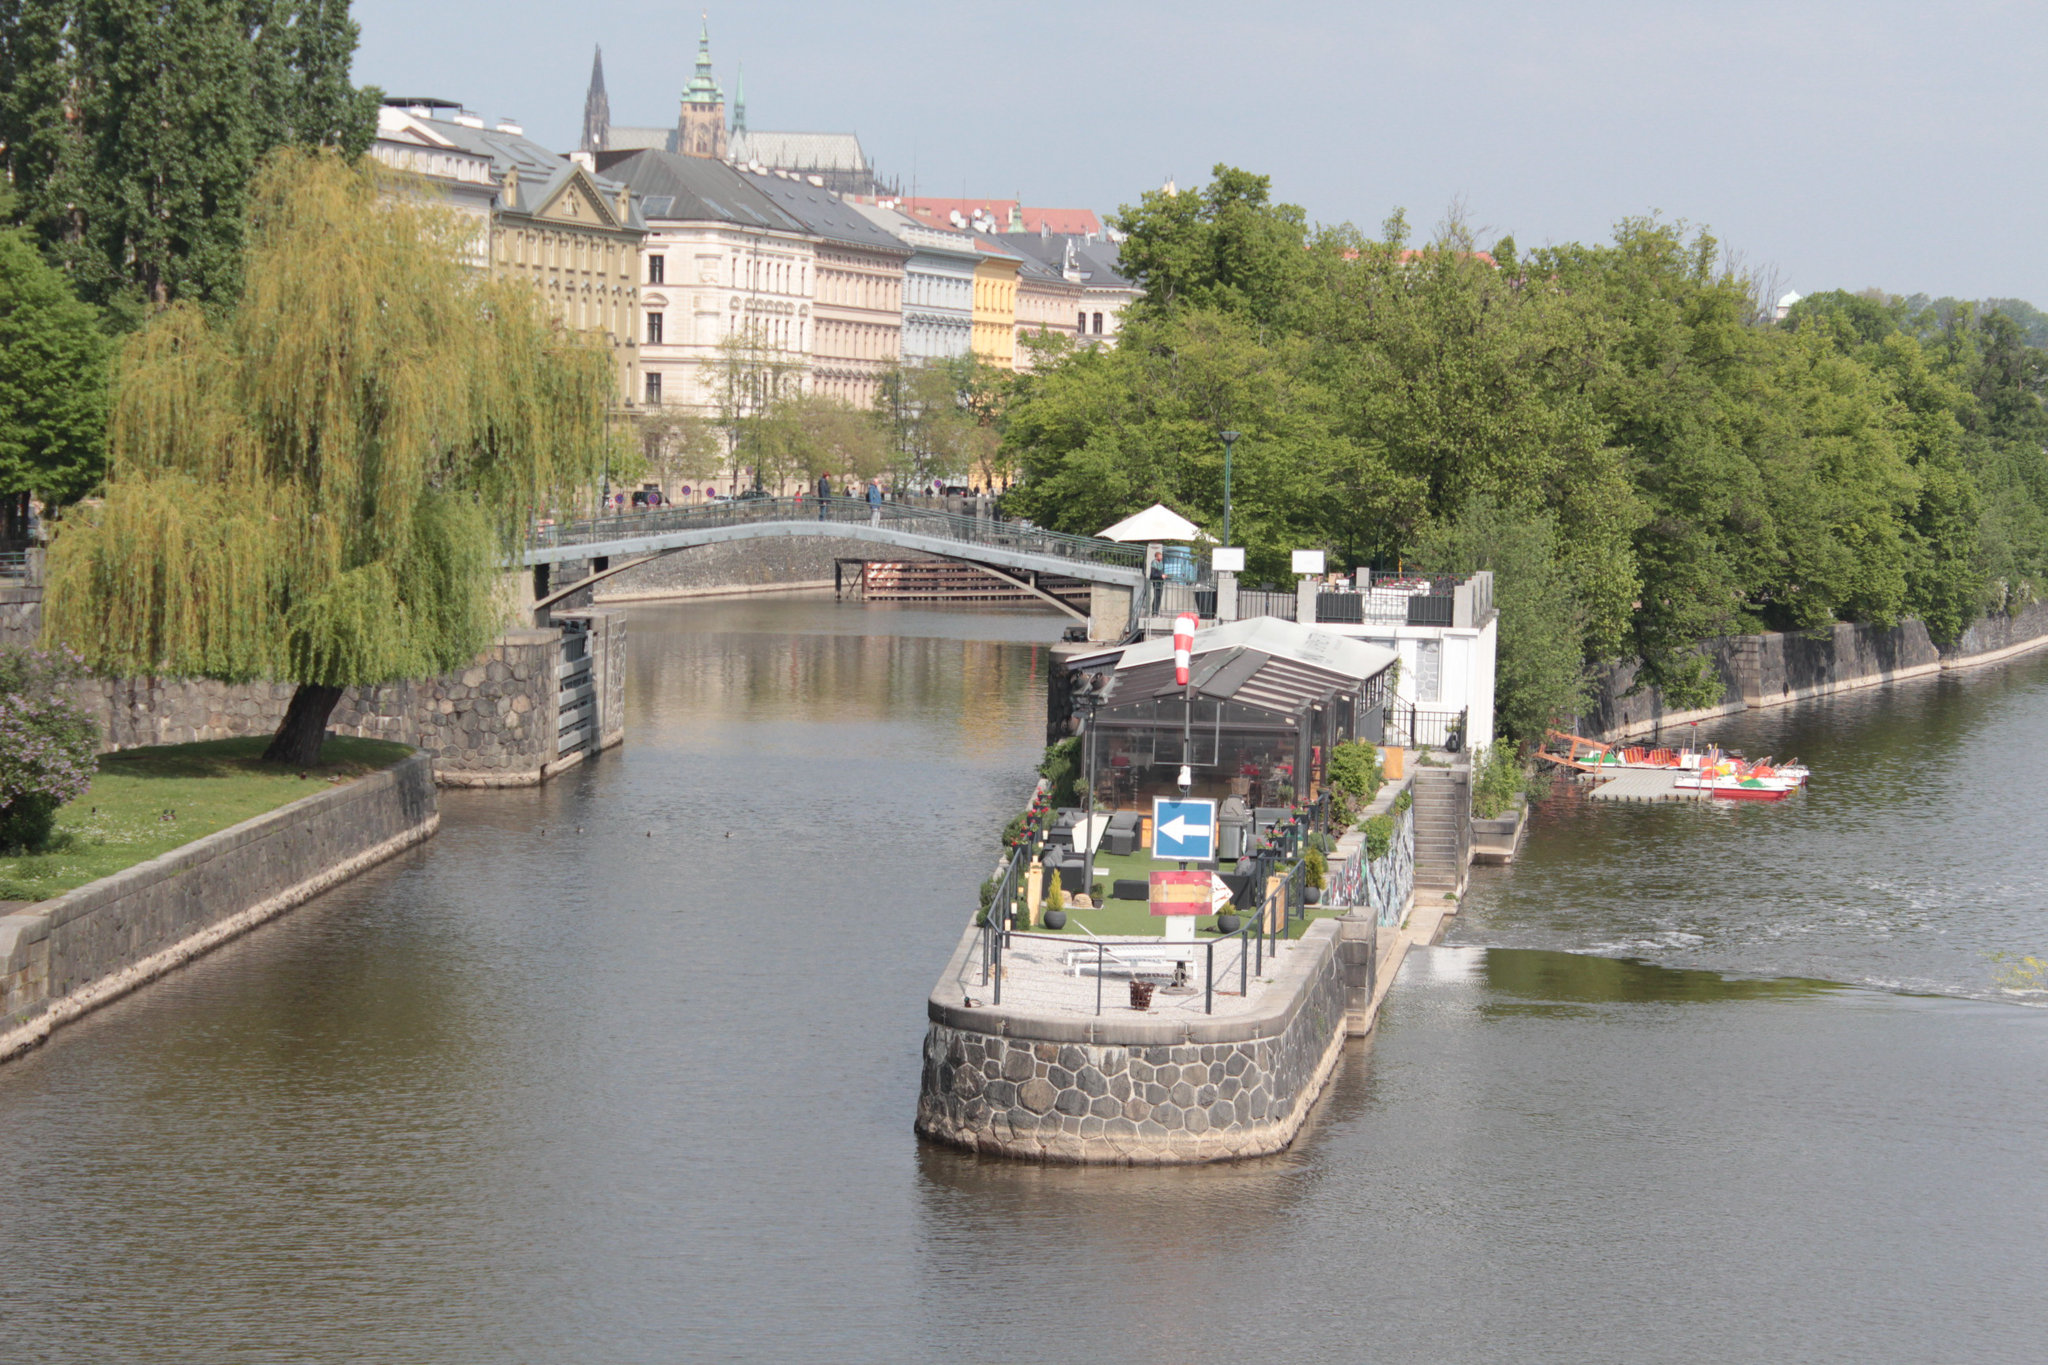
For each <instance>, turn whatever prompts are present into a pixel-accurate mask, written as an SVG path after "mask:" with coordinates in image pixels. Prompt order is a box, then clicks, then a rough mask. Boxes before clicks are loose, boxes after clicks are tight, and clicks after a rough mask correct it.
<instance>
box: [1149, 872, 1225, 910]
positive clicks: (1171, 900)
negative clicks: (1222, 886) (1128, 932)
mask: <svg viewBox="0 0 2048 1365" xmlns="http://www.w3.org/2000/svg"><path fill="white" fill-rule="evenodd" d="M1213 901H1214V896H1213V892H1212V889H1211V887H1210V885H1209V874H1208V873H1207V872H1202V871H1194V872H1154V873H1153V874H1152V913H1153V914H1155V915H1207V914H1211V913H1213V912H1212V911H1211V910H1210V908H1209V907H1210V905H1211V904H1212V903H1213Z"/></svg>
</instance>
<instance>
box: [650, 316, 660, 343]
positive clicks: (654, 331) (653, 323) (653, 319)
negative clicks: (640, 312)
mask: <svg viewBox="0 0 2048 1365" xmlns="http://www.w3.org/2000/svg"><path fill="white" fill-rule="evenodd" d="M647 344H648V345H649V346H659V345H661V314H659V313H649V314H648V315H647Z"/></svg>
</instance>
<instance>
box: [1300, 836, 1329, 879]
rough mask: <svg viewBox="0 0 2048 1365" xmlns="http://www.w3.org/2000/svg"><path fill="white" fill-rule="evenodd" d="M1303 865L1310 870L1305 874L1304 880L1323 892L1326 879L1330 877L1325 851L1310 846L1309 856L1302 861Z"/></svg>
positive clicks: (1312, 845)
mask: <svg viewBox="0 0 2048 1365" xmlns="http://www.w3.org/2000/svg"><path fill="white" fill-rule="evenodd" d="M1301 865H1302V866H1303V867H1304V868H1306V869H1308V870H1307V872H1306V873H1305V874H1304V880H1305V881H1306V882H1307V883H1308V884H1309V885H1310V886H1313V887H1314V888H1315V889H1316V890H1318V891H1320V890H1322V889H1323V882H1324V879H1325V878H1327V877H1328V876H1329V875H1330V864H1329V860H1328V859H1326V858H1324V857H1323V851H1322V850H1321V849H1320V848H1317V847H1316V846H1315V845H1314V844H1310V845H1309V849H1308V856H1307V857H1306V858H1303V859H1302V860H1301Z"/></svg>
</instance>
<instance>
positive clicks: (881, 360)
mask: <svg viewBox="0 0 2048 1365" xmlns="http://www.w3.org/2000/svg"><path fill="white" fill-rule="evenodd" d="M820 178H822V177H820ZM747 179H748V181H749V182H750V183H751V184H752V185H753V186H754V188H756V189H758V190H759V191H761V193H762V194H763V195H765V196H767V197H768V198H769V199H770V200H772V201H773V202H774V204H775V206H776V207H777V208H779V209H781V210H782V211H783V212H784V213H786V214H788V215H789V216H790V218H792V219H793V220H795V221H796V222H798V223H800V224H802V226H803V228H804V230H805V231H806V232H808V233H809V234H810V235H811V237H812V239H813V250H814V252H815V253H816V258H817V274H816V277H815V279H816V286H815V288H816V292H815V293H814V295H813V296H812V308H811V348H810V349H811V389H810V391H811V392H812V393H814V394H817V395H819V396H821V397H825V398H833V399H837V400H838V401H839V402H842V403H845V404H848V405H849V406H852V407H856V408H871V407H873V406H874V404H875V399H876V397H877V396H878V395H879V393H880V391H881V381H882V375H883V374H884V372H886V371H887V370H888V369H889V368H890V367H891V366H892V365H894V364H895V363H896V361H897V360H898V358H899V357H901V355H902V354H903V268H904V263H905V262H906V261H908V260H909V259H910V256H911V250H910V248H909V247H907V246H905V245H904V244H903V243H902V242H901V241H899V240H898V239H897V238H896V236H895V235H894V234H893V233H891V232H889V231H887V230H886V229H884V228H882V227H880V226H878V225H877V224H875V223H873V222H872V221H870V220H869V219H868V218H867V217H866V216H865V215H863V214H862V213H861V212H860V211H859V210H857V209H856V208H854V206H853V205H851V204H849V203H847V202H846V201H845V200H843V199H841V198H840V197H839V196H838V195H836V194H834V193H832V192H831V191H830V190H828V189H826V188H824V187H823V186H822V185H817V184H813V183H811V180H810V179H808V178H805V177H803V176H797V175H790V174H787V173H784V174H775V173H772V172H771V173H766V174H749V175H748V176H747Z"/></svg>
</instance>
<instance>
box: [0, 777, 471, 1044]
mask: <svg viewBox="0 0 2048 1365" xmlns="http://www.w3.org/2000/svg"><path fill="white" fill-rule="evenodd" d="M440 818H441V817H440V814H439V812H438V811H437V809H436V807H435V800H434V778H433V768H432V764H431V762H430V761H429V759H428V758H427V756H426V755H425V754H414V755H413V756H412V757H410V758H407V759H405V760H403V761H402V762H400V763H398V764H397V765H395V766H394V767H391V768H387V769H385V770H384V771H383V772H380V773H372V774H371V775H369V776H367V777H362V778H358V779H356V780H355V781H353V782H349V783H346V784H344V785H342V786H339V787H334V788H330V789H329V790H326V791H322V792H316V793H315V794H314V795H312V796H309V797H306V798H305V799H304V800H302V801H294V802H293V803H292V804H290V805H289V806H285V807H283V808H281V809H279V810H274V811H271V812H270V813H269V814H267V815H259V816H257V817H255V818H254V819H252V820H245V821H243V822H242V823H241V824H239V825H236V826H234V827H233V828H232V829H225V830H222V831H221V832H220V833H218V834H211V835H208V836H207V837H206V838H203V839H197V840H194V841H193V842H192V843H189V844H186V845H185V846H184V847H183V848H177V849H173V850H172V851H170V852H169V853H165V854H163V855H161V856H160V857H156V858H152V859H151V860H150V861H148V862H146V863H141V864H139V865H137V866H135V867H131V868H129V869H128V870H127V871H125V872H117V873H115V874H114V875H113V876H111V877H105V878H102V879H101V880H99V881H96V882H93V883H92V884H90V885H88V886H82V887H80V888H79V889H78V890H76V891H72V892H69V893H68V894H66V895H62V896H58V897H56V898H55V899H52V900H47V901H41V902H38V903H35V904H33V905H31V906H29V907H28V908H26V909H23V910H18V911H16V912H14V913H12V914H7V915H0V1059H4V1058H7V1057H11V1056H13V1055H15V1054H16V1053H19V1052H21V1051H22V1050H24V1049H26V1048H29V1047H32V1046H34V1045H35V1044H36V1043H38V1042H41V1041H42V1040H43V1039H44V1038H45V1037H47V1036H48V1035H49V1033H50V1031H51V1030H52V1029H54V1028H56V1027H57V1026H58V1025H60V1024H63V1023H67V1022H69V1021H70V1020H72V1019H75V1018H77V1017H78V1016H79V1015H81V1014H84V1013H85V1012H86V1011H88V1010H90V1009H93V1008H95V1007H97V1006H99V1005H102V1004H104V1003H106V1002H107V1001H109V1000H112V999H115V998H116V997H118V996H121V995H124V994H126V993H127V992H128V991H131V990H133V989H135V988H136V987H137V986H140V985H142V984H143V983H145V982H147V981H151V980H154V979H155V978H156V977H158V976H161V975H162V974H163V973H164V972H166V971H169V970H170V969H171V968H172V967H175V966H177V965H178V964H179V963H182V962H186V961H189V960H190V959H192V958H194V957H197V956H198V955H199V954H201V953H203V952H205V951H207V950H208V949H209V948H212V947H213V946H215V945H216V944H218V943H222V942H225V941H226V940H227V939H229V938H232V937H234V936H235V935H236V934H239V933H241V932H243V931H245V930H247V929H249V928H251V927H253V926H254V925H256V924H260V923H262V922H263V921H264V920H266V919H269V918H271V917H273V916H275V915H278V914H282V913H283V912H284V911H286V910H288V909H290V908H291V907H293V906H295V905H298V904H300V903H301V902H303V901H306V900H308V899H310V898H311V897H313V896H315V895H317V894H319V893H320V892H321V891H324V890H326V889H327V888H328V887H330V886H333V885H334V884H336V883H337V882H340V881H343V880H345V879H346V878H348V877H351V876H354V875H355V874H356V873H358V872H360V871H362V870H363V869H364V868H367V867H370V866H372V865H374V864H376V863H378V862H381V861H383V860H384V859H386V858H389V857H391V856H392V855H393V854H396V853H398V852H399V851H401V850H402V849H405V848H408V847H410V846H411V845H413V844H416V843H418V842H420V841H421V840H423V839H425V838H427V837H428V836H429V835H431V834H432V833H433V832H434V830H435V829H436V828H437V827H438V826H439V824H440Z"/></svg>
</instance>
